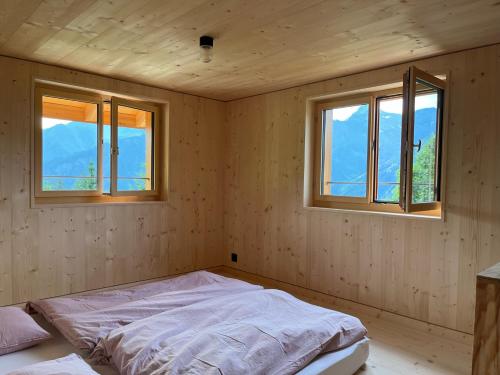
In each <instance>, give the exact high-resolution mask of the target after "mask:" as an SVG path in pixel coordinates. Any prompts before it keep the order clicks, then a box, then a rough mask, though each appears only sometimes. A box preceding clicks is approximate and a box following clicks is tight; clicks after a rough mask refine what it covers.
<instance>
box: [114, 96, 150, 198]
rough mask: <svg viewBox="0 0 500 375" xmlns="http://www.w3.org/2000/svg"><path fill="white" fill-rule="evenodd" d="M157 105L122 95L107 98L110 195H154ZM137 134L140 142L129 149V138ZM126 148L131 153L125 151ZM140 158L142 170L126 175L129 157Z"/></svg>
mask: <svg viewBox="0 0 500 375" xmlns="http://www.w3.org/2000/svg"><path fill="white" fill-rule="evenodd" d="M157 121H158V108H157V107H155V106H152V105H148V104H145V103H141V102H134V101H130V100H125V99H122V98H116V97H113V98H112V99H111V150H110V152H111V186H110V190H111V195H114V196H127V195H156V194H158V174H159V168H158V166H159V163H158V158H159V150H158V144H159V129H158V127H157V126H156V123H157ZM134 136H135V137H137V136H140V137H141V139H143V140H144V143H143V144H140V145H137V146H136V148H132V147H131V146H130V145H129V144H128V143H129V142H130V139H131V137H134ZM126 150H128V152H129V153H130V152H131V151H133V152H134V154H128V155H127V154H126V152H127V151H126ZM134 158H137V159H140V160H143V161H144V162H143V165H142V166H141V169H142V171H140V172H139V173H138V174H137V175H134V176H129V175H126V174H125V173H124V172H123V170H125V169H126V168H125V167H126V165H125V163H127V162H128V161H130V160H131V159H134Z"/></svg>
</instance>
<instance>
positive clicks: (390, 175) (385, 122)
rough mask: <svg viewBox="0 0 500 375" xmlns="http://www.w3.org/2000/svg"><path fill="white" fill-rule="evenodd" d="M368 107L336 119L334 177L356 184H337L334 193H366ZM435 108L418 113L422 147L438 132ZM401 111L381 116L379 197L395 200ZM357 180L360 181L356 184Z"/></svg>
mask: <svg viewBox="0 0 500 375" xmlns="http://www.w3.org/2000/svg"><path fill="white" fill-rule="evenodd" d="M367 119H368V106H360V107H359V108H358V110H357V111H356V112H354V113H353V114H352V115H351V116H350V117H349V118H347V119H345V120H335V121H334V122H333V129H332V156H331V165H332V172H331V180H332V181H335V182H351V183H354V184H334V185H333V193H334V194H335V195H341V196H342V195H344V196H361V197H362V196H365V194H366V185H365V182H366V178H367V176H366V163H367V160H366V157H367V154H366V148H367V144H368V129H367V126H366V124H367ZM435 119H436V110H435V109H434V108H423V109H420V110H417V111H416V112H415V135H414V138H415V143H417V142H418V140H419V139H421V140H422V148H423V147H424V145H425V144H426V142H428V141H429V140H430V139H431V137H432V135H433V134H434V133H435V129H434V126H435ZM401 121H402V116H401V114H397V113H391V112H384V111H382V112H381V113H380V117H379V122H380V125H379V160H378V165H379V168H378V181H379V194H378V199H379V200H392V199H393V190H394V189H395V188H397V186H398V185H394V184H388V183H398V182H399V164H400V148H401V146H400V145H401ZM356 183H357V184H356Z"/></svg>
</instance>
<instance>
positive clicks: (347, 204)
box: [312, 67, 449, 218]
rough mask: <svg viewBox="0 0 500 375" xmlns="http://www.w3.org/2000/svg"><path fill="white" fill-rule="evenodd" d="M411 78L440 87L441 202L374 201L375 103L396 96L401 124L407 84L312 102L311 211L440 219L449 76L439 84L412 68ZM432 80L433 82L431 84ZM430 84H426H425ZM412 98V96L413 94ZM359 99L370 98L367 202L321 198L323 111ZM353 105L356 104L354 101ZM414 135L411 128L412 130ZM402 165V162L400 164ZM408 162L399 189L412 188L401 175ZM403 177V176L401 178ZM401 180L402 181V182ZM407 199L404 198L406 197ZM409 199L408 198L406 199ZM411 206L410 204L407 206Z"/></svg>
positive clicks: (403, 133) (405, 111) (405, 110)
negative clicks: (399, 107)
mask: <svg viewBox="0 0 500 375" xmlns="http://www.w3.org/2000/svg"><path fill="white" fill-rule="evenodd" d="M413 72H414V73H413V74H414V77H415V73H418V75H417V77H419V78H422V77H425V79H422V80H424V81H426V82H429V81H430V82H429V83H431V84H432V83H435V84H436V85H437V84H438V83H439V86H438V87H439V88H440V89H441V90H442V98H441V102H440V104H441V109H442V111H441V114H440V116H441V121H440V123H439V125H438V128H437V132H439V154H437V155H436V163H437V164H438V163H439V164H440V168H437V169H436V171H437V173H438V174H439V175H440V179H439V190H440V196H439V198H440V201H438V202H435V203H432V204H428V203H424V204H413V203H412V204H410V205H408V206H402V205H401V202H382V201H377V200H376V198H377V197H376V191H377V188H378V186H377V183H378V181H377V178H378V175H377V174H378V171H377V169H376V168H377V164H378V148H379V143H378V142H379V139H378V133H379V123H378V122H379V119H378V110H379V109H378V101H379V100H380V99H383V98H388V97H391V96H395V97H397V96H399V97H402V99H403V112H402V120H403V121H404V119H405V118H407V117H405V116H407V114H408V113H409V112H408V108H405V103H407V102H408V101H409V99H405V97H404V95H405V89H406V86H405V85H406V84H405V82H404V81H403V85H402V86H399V85H398V86H397V87H396V86H393V87H394V88H389V89H383V88H382V89H374V90H373V91H369V90H366V91H364V94H357V95H350V96H348V95H346V96H337V97H335V98H334V99H331V98H330V99H327V100H319V101H315V102H314V109H313V110H314V112H313V113H314V120H313V137H314V141H313V150H314V151H313V159H312V161H313V169H312V187H313V199H312V205H313V206H314V207H322V208H333V209H340V210H352V211H372V212H381V213H394V214H402V215H412V214H413V215H420V216H431V217H441V218H443V217H444V216H443V215H444V212H443V209H442V208H443V201H444V193H445V189H444V185H445V181H444V180H445V178H444V175H445V158H446V154H445V144H446V126H447V115H448V112H447V111H448V86H449V74H447V77H446V80H441V79H440V78H438V77H435V76H433V75H430V74H428V73H425V72H423V71H421V70H418V69H417V68H414V67H413ZM431 79H432V80H431ZM427 80H429V81H427ZM413 95H415V92H413ZM359 98H365V100H366V99H367V98H370V100H371V105H370V116H369V131H368V134H369V145H368V153H369V155H368V160H369V168H368V172H367V179H368V187H367V192H369V194H368V199H367V200H366V201H359V200H352V199H336V198H338V197H331V196H325V195H321V194H320V185H321V178H322V177H321V168H322V159H321V158H322V142H323V139H322V136H323V130H322V129H323V126H324V125H323V119H322V111H323V110H324V109H325V108H326V109H331V108H335V107H337V108H338V107H342V106H345V103H347V104H348V103H353V102H352V100H356V99H358V100H359ZM354 103H355V101H354ZM403 121H402V124H401V126H402V129H401V136H402V141H403V140H405V143H403V142H402V143H401V150H403V144H404V145H405V147H406V140H407V139H408V133H409V130H408V133H407V132H406V130H407V126H406V125H408V124H406V123H404V122H403ZM412 121H413V120H412ZM411 132H412V135H413V128H412V129H411ZM437 139H438V134H436V143H438V142H437ZM401 158H403V152H401ZM400 162H401V161H400ZM408 162H409V160H408V158H405V164H400V168H401V172H400V186H403V188H404V189H405V191H406V189H407V188H408V187H407V184H411V181H410V182H407V179H409V180H411V175H409V174H406V170H405V173H403V168H402V166H403V165H405V166H406V165H407V164H406V163H408ZM403 175H404V176H403ZM403 178H404V179H403ZM402 195H403V194H402V191H401V188H400V199H401V197H402ZM405 197H406V195H405ZM409 197H411V195H409ZM410 203H411V202H410Z"/></svg>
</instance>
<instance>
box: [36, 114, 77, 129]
mask: <svg viewBox="0 0 500 375" xmlns="http://www.w3.org/2000/svg"><path fill="white" fill-rule="evenodd" d="M70 122H71V121H68V120H59V119H56V118H49V117H42V129H48V128H51V127H53V126H56V125H66V124H68V123H70Z"/></svg>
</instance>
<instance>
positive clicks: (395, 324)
mask: <svg viewBox="0 0 500 375" xmlns="http://www.w3.org/2000/svg"><path fill="white" fill-rule="evenodd" d="M211 271H213V272H216V273H218V274H221V275H224V276H228V277H234V278H238V279H241V280H245V281H248V282H252V283H257V284H260V285H263V286H264V287H269V288H276V289H282V290H285V291H287V292H289V293H291V294H294V295H295V296H296V297H298V298H300V299H302V300H305V301H308V302H311V303H314V304H317V305H321V306H324V307H327V308H331V309H334V310H338V311H342V312H345V313H348V314H350V315H354V316H356V317H358V318H359V319H360V320H361V321H362V322H363V324H364V325H365V327H366V328H367V329H368V337H369V338H370V340H371V341H370V357H369V358H368V361H367V363H366V364H365V366H364V367H363V368H362V369H360V370H359V371H358V372H357V374H358V375H360V374H363V375H365V374H370V375H372V374H377V375H379V374H384V375H392V374H440V375H441V374H470V372H471V366H472V343H473V337H472V335H469V334H465V333H461V332H457V331H453V330H450V329H448V328H443V327H439V326H435V325H432V324H428V323H424V322H420V321H417V320H413V319H410V318H406V317H402V316H399V315H396V314H392V313H388V312H384V311H381V310H378V309H374V308H372V307H368V306H363V305H360V304H357V303H354V302H350V301H346V300H342V299H339V298H335V297H331V296H328V295H325V294H322V293H319V292H315V291H311V290H308V289H305V288H301V287H297V286H293V285H290V284H286V283H282V282H279V281H275V280H272V279H268V278H265V277H261V276H257V275H253V274H249V273H246V272H242V271H239V270H236V269H232V268H229V267H218V268H216V269H214V270H211Z"/></svg>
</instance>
